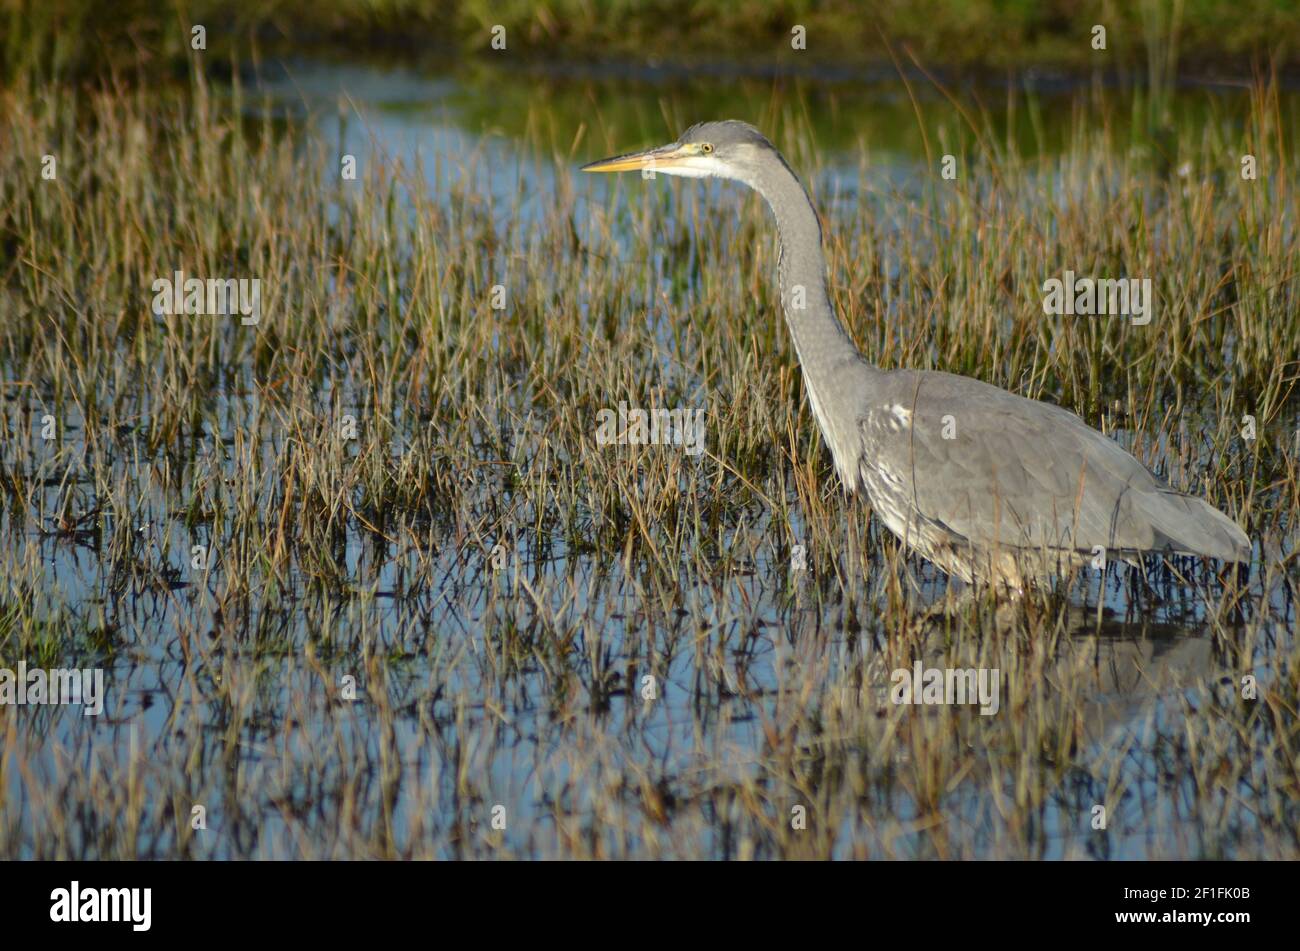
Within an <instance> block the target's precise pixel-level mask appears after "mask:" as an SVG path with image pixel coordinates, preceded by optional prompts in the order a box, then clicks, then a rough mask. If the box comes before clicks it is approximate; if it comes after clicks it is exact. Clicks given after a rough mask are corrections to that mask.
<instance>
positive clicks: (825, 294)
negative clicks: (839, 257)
mask: <svg viewBox="0 0 1300 951" xmlns="http://www.w3.org/2000/svg"><path fill="white" fill-rule="evenodd" d="M751 184H753V186H754V188H755V189H756V190H757V191H758V192H759V194H761V195H762V196H763V197H764V198H765V199H766V200H767V203H768V205H769V206H770V207H771V209H772V214H773V215H774V216H775V217H776V228H777V234H778V235H779V238H780V242H781V257H780V263H779V264H778V266H777V271H778V275H777V280H778V282H779V285H780V288H779V289H780V293H781V308H782V310H784V312H785V320H786V325H787V326H788V327H789V328H790V335H791V337H793V338H794V345H795V349H796V350H797V351H798V353H799V363H800V365H801V366H802V367H803V371H804V375H805V377H806V378H807V380H808V382H809V384H810V385H811V386H812V388H813V389H814V390H817V391H818V392H819V393H826V392H827V390H828V388H827V387H825V386H822V385H821V384H822V382H823V381H824V380H826V381H829V377H830V376H833V375H834V374H835V371H836V370H837V369H839V368H840V367H842V366H843V365H844V364H845V363H848V362H852V363H860V362H861V360H862V358H861V355H860V354H859V353H858V351H857V348H856V347H854V346H853V341H852V340H850V339H849V335H848V334H847V333H845V331H844V327H843V326H842V325H841V324H840V322H839V319H838V318H837V317H836V316H835V308H834V307H833V306H832V305H831V299H830V293H829V289H828V288H827V286H826V255H825V254H824V252H823V250H822V233H821V225H820V223H819V222H818V220H817V212H816V211H815V210H814V209H813V206H812V202H811V201H810V200H809V198H808V193H807V192H805V191H804V189H803V186H802V185H801V184H800V183H799V180H798V179H797V178H796V177H795V175H794V173H793V172H791V171H790V169H789V168H788V167H787V166H786V165H785V163H784V162H780V161H774V162H773V164H772V165H771V166H769V167H767V168H765V169H764V170H763V172H762V173H761V174H759V175H758V176H757V177H756V179H755V181H753V182H752V183H751Z"/></svg>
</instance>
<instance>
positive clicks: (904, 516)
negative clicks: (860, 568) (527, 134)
mask: <svg viewBox="0 0 1300 951" xmlns="http://www.w3.org/2000/svg"><path fill="white" fill-rule="evenodd" d="M639 167H653V168H654V169H655V171H657V172H663V173H665V174H670V175H684V176H688V177H709V176H716V177H721V178H728V179H732V180H735V181H739V182H742V183H744V184H746V185H748V186H749V187H751V188H753V189H754V190H756V191H757V192H758V193H759V194H761V195H762V196H763V198H764V199H765V200H766V201H767V203H768V205H769V207H770V208H771V210H772V213H773V215H774V217H775V218H776V224H777V233H778V236H779V241H780V262H779V264H778V268H777V271H778V275H777V279H778V283H779V288H780V294H781V302H782V308H783V310H784V312H785V318H786V324H787V326H788V327H789V330H790V334H791V336H792V338H793V340H794V344H795V349H796V351H797V352H798V355H799V362H800V365H801V367H802V368H803V374H804V383H805V389H806V390H807V392H808V398H809V402H810V403H811V405H812V409H813V414H814V416H815V417H816V419H817V422H818V425H819V427H820V428H821V431H822V434H823V436H824V437H825V440H826V443H827V445H828V446H829V447H830V450H831V456H832V458H833V459H834V461H835V468H836V471H837V472H838V474H839V476H840V478H841V479H842V480H843V482H844V484H845V485H846V486H847V487H848V488H850V489H853V490H855V491H860V492H865V494H866V495H867V497H868V499H869V500H870V501H871V505H872V508H873V510H874V511H876V512H877V513H878V514H879V516H880V517H881V519H882V520H883V521H884V523H885V525H886V526H887V527H888V528H889V529H890V530H891V531H892V532H893V533H894V534H895V535H897V536H898V537H899V538H901V539H902V540H903V541H904V543H905V544H907V545H908V546H910V547H912V548H914V549H915V550H917V551H918V552H920V553H921V554H922V555H924V556H925V557H927V558H929V559H930V560H931V561H933V562H935V563H936V564H938V565H939V566H940V567H941V568H943V569H944V570H946V571H949V572H951V573H954V574H956V575H958V576H959V577H961V578H963V579H964V580H966V581H971V580H975V579H978V580H982V581H990V582H995V583H999V584H1004V585H1007V586H1009V587H1011V588H1014V589H1018V590H1019V589H1023V588H1024V587H1025V586H1026V585H1027V584H1029V583H1031V582H1032V581H1034V580H1036V579H1040V578H1042V577H1045V576H1050V575H1052V574H1054V573H1057V572H1059V571H1062V570H1067V569H1069V568H1072V567H1077V566H1079V565H1081V564H1084V563H1086V562H1088V561H1090V560H1091V559H1092V558H1093V555H1094V552H1095V550H1096V549H1098V548H1101V549H1105V550H1106V551H1107V552H1109V553H1112V554H1114V555H1118V556H1120V557H1132V556H1135V555H1138V554H1141V553H1145V552H1160V553H1175V552H1177V553H1184V554H1190V555H1202V556H1207V557H1211V558H1218V559H1223V560H1225V561H1249V560H1250V555H1251V545H1250V540H1249V539H1248V538H1247V537H1246V534H1245V533H1244V532H1243V531H1242V530H1241V529H1240V528H1239V527H1238V526H1237V525H1236V524H1235V523H1234V522H1233V521H1232V520H1231V519H1229V518H1228V517H1227V516H1226V515H1224V514H1222V513H1221V512H1219V511H1218V510H1216V509H1215V508H1213V507H1212V506H1210V505H1209V504H1208V503H1206V502H1205V501H1203V500H1202V499H1198V498H1196V497H1194V496H1189V495H1185V494H1183V493H1180V492H1176V491H1174V490H1173V489H1170V488H1169V487H1168V486H1167V485H1165V484H1164V483H1163V482H1162V481H1161V480H1160V479H1158V478H1157V477H1156V476H1155V475H1153V474H1152V473H1151V472H1150V470H1148V469H1147V468H1146V467H1145V466H1143V465H1142V464H1141V463H1140V462H1138V461H1137V460H1136V459H1134V458H1133V457H1132V456H1131V455H1129V453H1127V452H1126V451H1125V450H1124V449H1123V448H1122V447H1121V446H1120V445H1119V444H1118V443H1116V442H1114V441H1113V440H1110V439H1108V438H1106V437H1105V436H1103V435H1102V434H1101V433H1099V432H1097V431H1096V430H1094V429H1092V428H1090V427H1089V426H1087V425H1086V424H1085V423H1084V422H1083V421H1082V420H1080V419H1079V417H1077V416H1075V415H1074V414H1073V413H1071V412H1069V411H1067V410H1065V409H1062V408H1061V407H1059V406H1053V405H1051V404H1049V403H1042V402H1038V401H1035V400H1029V399H1025V398H1023V397H1020V396H1016V395H1014V394H1012V393H1008V392H1006V391H1005V390H1001V389H998V388H997V387H995V386H991V385H989V384H987V383H983V382H981V381H979V380H973V379H970V378H968V377H962V376H955V375H953V374H950V373H941V372H932V371H921V370H894V371H884V370H880V369H878V368H876V367H873V366H871V365H870V364H869V363H867V361H866V360H865V359H863V357H862V355H861V354H859V353H858V351H857V349H856V348H855V347H854V345H853V342H852V341H851V340H850V339H849V337H848V335H847V334H846V333H845V331H844V328H843V327H842V326H841V324H840V322H839V320H838V318H837V317H836V315H835V311H834V308H833V307H832V305H831V302H830V295H829V293H828V289H827V285H826V258H825V254H824V252H823V249H822V233H821V224H820V221H819V220H818V217H817V213H816V211H815V210H814V208H813V205H812V202H811V200H810V199H809V197H808V194H807V192H806V191H805V190H804V188H803V186H802V185H801V184H800V182H799V179H798V177H797V176H796V175H795V174H794V172H793V171H792V170H791V168H790V167H789V165H787V164H786V162H785V159H784V158H782V156H781V154H780V153H779V152H778V151H777V150H776V149H775V148H774V147H773V146H772V144H771V143H770V142H769V141H768V140H767V139H766V138H765V137H764V136H763V135H762V133H760V132H759V131H758V130H757V129H755V128H754V127H753V126H750V125H748V124H746V123H743V122H738V121H735V120H728V121H724V122H704V123H700V124H698V125H695V126H692V127H691V128H690V129H688V130H687V131H686V132H685V133H684V134H683V135H682V136H681V138H680V139H679V140H678V141H677V142H675V143H672V144H671V145H668V146H664V147H662V148H659V149H651V150H649V151H647V152H640V153H633V154H631V155H627V156H619V157H617V158H614V159H606V160H604V161H602V162H596V163H593V164H592V165H589V166H586V169H587V170H589V171H620V170H625V169H630V168H639Z"/></svg>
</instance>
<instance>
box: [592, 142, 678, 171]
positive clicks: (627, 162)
mask: <svg viewBox="0 0 1300 951" xmlns="http://www.w3.org/2000/svg"><path fill="white" fill-rule="evenodd" d="M696 154H697V152H696V150H695V148H694V147H693V146H690V145H677V144H676V143H673V144H672V145H662V146H659V147H658V148H653V149H646V150H645V151H643V152H629V153H628V154H627V155H615V156H614V157H613V158H607V159H601V160H600V161H599V162H591V163H590V164H587V165H584V166H582V169H581V171H584V172H633V171H636V170H638V169H642V168H648V169H656V168H672V167H673V166H674V165H677V164H679V163H680V162H681V161H682V160H683V159H686V158H690V157H691V156H693V155H696Z"/></svg>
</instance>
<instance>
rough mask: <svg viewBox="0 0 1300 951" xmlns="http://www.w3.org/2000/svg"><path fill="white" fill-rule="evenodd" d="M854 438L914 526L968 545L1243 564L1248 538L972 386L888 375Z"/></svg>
mask: <svg viewBox="0 0 1300 951" xmlns="http://www.w3.org/2000/svg"><path fill="white" fill-rule="evenodd" d="M884 392H885V393H887V395H888V399H887V402H886V403H885V404H884V405H883V406H882V405H880V404H879V403H877V404H876V405H873V406H871V407H868V408H867V409H866V411H865V413H864V414H863V417H862V420H861V423H860V427H861V431H862V435H863V440H864V459H863V461H864V464H865V465H875V466H879V467H882V469H887V470H888V472H889V475H890V479H891V481H892V482H894V483H895V484H899V483H901V485H902V486H903V489H904V491H905V492H910V493H911V496H912V498H913V499H914V500H915V514H916V516H917V517H919V518H922V519H926V520H928V521H930V522H932V523H937V524H940V525H942V526H944V527H945V528H946V529H947V530H948V531H950V532H952V533H953V534H954V535H956V536H959V537H960V538H961V539H964V540H966V541H968V542H969V543H971V544H974V545H979V546H1011V547H1019V548H1033V549H1044V548H1047V549H1068V550H1075V551H1091V550H1093V548H1094V547H1095V546H1101V547H1103V548H1106V549H1108V550H1111V551H1178V552H1187V553H1190V554H1201V555H1207V556H1211V557H1216V558H1224V559H1228V560H1237V559H1239V558H1249V554H1250V543H1249V540H1248V539H1247V538H1246V536H1245V533H1243V532H1242V531H1241V529H1240V528H1238V527H1237V525H1236V524H1235V523H1234V522H1232V520H1231V519H1229V518H1228V517H1227V516H1225V515H1223V514H1222V513H1221V512H1219V511H1218V510H1216V509H1215V508H1213V507H1212V506H1210V505H1208V504H1207V503H1206V502H1204V501H1203V500H1201V499H1198V498H1195V497H1193V496H1188V495H1184V494H1182V493H1179V492H1176V491H1174V490H1172V489H1170V488H1169V487H1168V486H1167V485H1165V484H1164V483H1162V482H1161V480H1160V479H1158V478H1157V477H1156V476H1155V475H1153V474H1152V473H1151V471H1150V470H1149V469H1147V468H1146V466H1144V465H1142V463H1140V462H1138V460H1137V459H1135V458H1133V456H1131V455H1130V454H1129V453H1128V452H1126V451H1125V450H1124V449H1123V447H1121V446H1120V445H1119V444H1118V443H1116V442H1114V441H1113V440H1111V439H1108V438H1107V437H1105V436H1103V435H1102V434H1101V433H1099V432H1097V431H1096V430H1095V429H1092V428H1091V427H1090V426H1088V425H1087V424H1086V423H1084V422H1083V420H1081V419H1080V418H1079V417H1078V416H1076V415H1075V414H1073V413H1071V412H1069V411H1068V410H1065V409H1062V408H1061V407H1059V406H1053V405H1051V404H1049V403H1041V402H1038V401H1036V400H1029V399H1025V398H1024V397H1020V396H1016V395H1015V394H1012V393H1008V392H1006V391H1005V390H1001V389H998V388H997V387H995V386H990V385H989V384H986V383H982V382H980V381H978V380H972V379H970V378H968V377H961V376H954V375H952V374H947V373H934V372H915V371H895V372H893V373H890V374H887V385H886V386H885V388H884Z"/></svg>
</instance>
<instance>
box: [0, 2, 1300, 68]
mask: <svg viewBox="0 0 1300 951" xmlns="http://www.w3.org/2000/svg"><path fill="white" fill-rule="evenodd" d="M195 24H201V25H203V26H204V27H205V28H206V30H207V50H206V53H205V55H207V56H208V57H209V58H210V59H212V60H215V61H227V60H230V59H236V60H239V61H241V62H243V63H245V64H246V63H247V61H248V59H249V55H250V49H257V50H260V53H261V55H285V56H291V57H292V56H302V55H304V54H306V53H309V52H314V53H315V54H317V55H320V54H322V53H324V52H326V51H329V50H335V51H338V52H342V53H345V54H347V55H349V56H356V55H357V53H358V52H359V51H362V50H368V51H370V52H371V53H373V54H376V55H394V54H396V55H400V56H402V57H404V58H415V59H425V60H427V61H429V62H445V61H446V58H447V57H448V55H453V56H455V55H461V56H465V57H467V58H470V59H474V58H480V57H482V58H487V59H491V58H493V57H495V58H498V59H500V58H508V59H516V60H517V59H518V58H523V59H525V60H528V59H533V60H550V61H555V62H567V63H572V62H577V61H609V60H615V61H618V60H628V61H633V62H644V61H646V60H653V61H655V62H664V61H668V62H686V63H696V64H698V63H701V62H718V61H721V62H722V63H724V64H728V65H730V64H742V65H743V64H768V65H781V66H784V67H787V68H791V69H803V70H809V71H816V70H818V69H821V70H825V69H827V68H833V67H836V66H844V65H873V64H874V65H880V64H886V65H887V64H889V63H890V62H891V61H893V60H894V58H895V57H898V58H901V59H902V61H903V62H905V63H906V62H909V61H910V58H911V57H916V59H917V60H918V61H919V62H920V63H923V64H925V65H927V66H929V67H930V68H943V69H947V70H954V69H956V70H964V69H988V70H1020V69H1023V68H1025V67H1029V66H1036V67H1040V68H1043V69H1046V70H1049V71H1066V72H1073V73H1090V72H1093V71H1100V72H1102V73H1116V72H1137V73H1142V72H1144V71H1145V69H1146V67H1147V64H1148V63H1160V62H1162V61H1164V60H1165V58H1166V57H1170V59H1169V62H1170V63H1171V64H1174V63H1177V62H1178V61H1179V59H1180V58H1181V61H1182V62H1183V63H1184V64H1187V65H1190V66H1191V68H1192V69H1193V70H1194V71H1196V72H1197V73H1198V74H1200V73H1203V72H1204V71H1206V70H1214V69H1219V68H1227V69H1231V70H1233V71H1235V72H1237V73H1240V72H1242V71H1245V70H1248V69H1249V67H1250V65H1251V64H1252V63H1253V62H1267V61H1270V60H1275V61H1285V59H1286V57H1287V56H1288V55H1290V54H1292V53H1293V51H1294V50H1295V48H1296V46H1297V43H1300V21H1297V18H1296V17H1295V16H1294V11H1293V9H1292V4H1291V3H1290V0H1234V2H1225V0H1141V2H1139V3H1115V2H1112V0H1082V2H1076V0H878V2H871V3H868V4H863V3H860V2H857V0H826V2H818V3H811V2H807V0H782V2H777V3H770V2H767V0H729V2H723V0H707V2H700V0H546V2H544V3H537V2H534V0H492V2H487V0H366V2H353V0H310V2H309V0H275V2H270V3H249V2H246V0H170V2H168V3H165V4H163V3H155V2H148V0H121V2H118V3H115V4H114V9H113V15H112V16H105V15H103V14H102V13H100V12H99V10H98V9H97V5H96V4H94V3H91V2H89V0H7V2H6V4H5V5H4V7H3V9H0V30H3V44H2V45H0V49H3V50H4V54H5V59H4V64H5V68H6V73H7V75H8V76H10V77H14V76H17V75H22V74H23V73H24V72H27V71H29V70H36V71H37V72H39V73H40V74H41V75H43V76H47V77H57V76H69V75H73V76H76V75H86V74H93V75H97V76H103V75H120V74H122V73H124V72H125V73H133V74H137V75H153V74H157V73H158V72H163V73H166V72H173V73H177V74H181V73H183V72H184V69H185V63H186V59H187V57H188V55H189V52H190V51H189V45H190V30H191V28H192V26H193V25H195ZM1098 24H1101V25H1104V26H1105V27H1106V29H1107V37H1106V40H1107V42H1106V50H1105V51H1104V52H1099V51H1096V50H1094V49H1093V48H1092V29H1093V27H1094V26H1095V25H1098ZM796 25H798V26H802V27H804V28H805V30H806V38H807V42H806V48H805V49H803V50H799V51H796V50H794V49H793V48H792V43H791V40H792V32H791V31H792V29H793V28H794V27H795V26H796ZM496 27H501V28H503V29H504V30H505V34H504V36H505V40H506V51H508V52H504V53H503V51H500V50H498V49H495V48H494V47H493V46H492V41H493V37H494V35H499V34H494V29H495V28H496ZM250 44H252V45H251V46H250Z"/></svg>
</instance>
